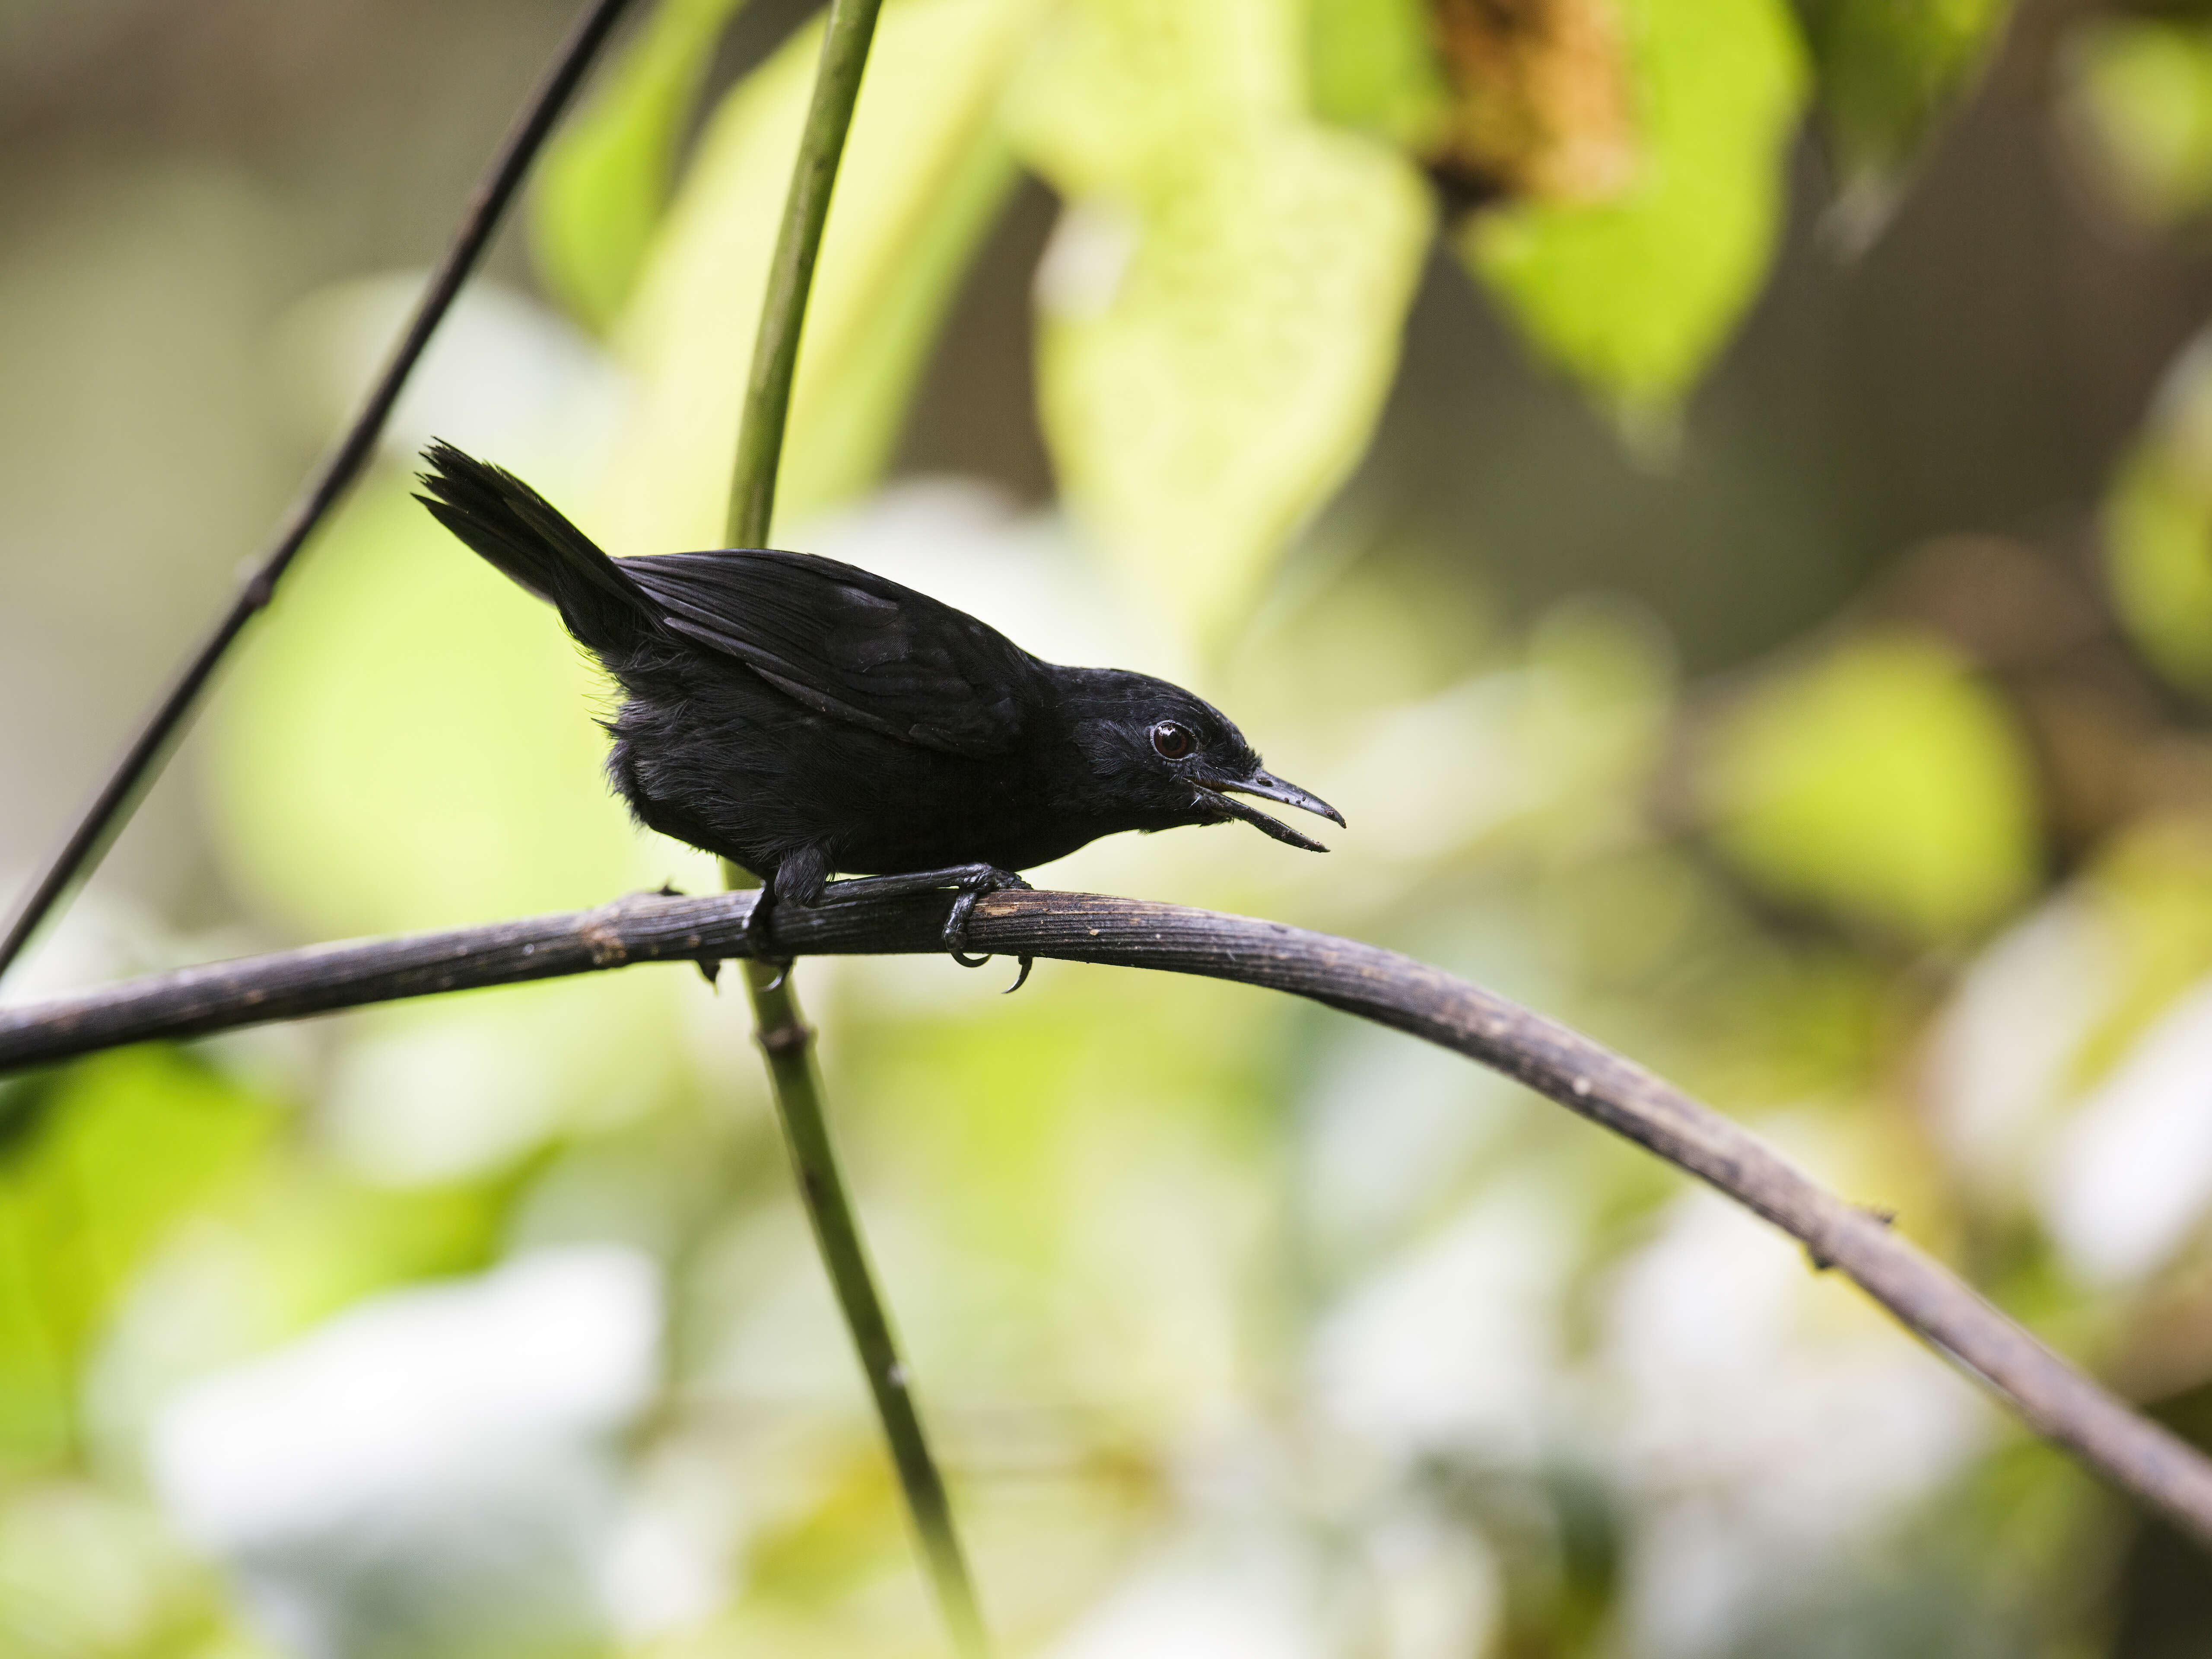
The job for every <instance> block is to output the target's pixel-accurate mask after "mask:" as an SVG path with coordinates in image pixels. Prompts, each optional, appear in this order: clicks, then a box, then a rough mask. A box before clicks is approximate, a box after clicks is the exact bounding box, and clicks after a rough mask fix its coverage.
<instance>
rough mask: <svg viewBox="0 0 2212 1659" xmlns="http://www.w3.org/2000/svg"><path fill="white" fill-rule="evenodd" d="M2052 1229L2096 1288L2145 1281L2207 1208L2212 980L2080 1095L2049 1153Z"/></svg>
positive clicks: (2047, 1199) (2046, 1192)
mask: <svg viewBox="0 0 2212 1659" xmlns="http://www.w3.org/2000/svg"><path fill="white" fill-rule="evenodd" d="M2041 1193H2042V1200H2043V1212H2044V1221H2045V1225H2046V1226H2047V1227H2048V1228H2049V1230H2050V1231H2051V1237H2052V1239H2053V1241H2054V1242H2055V1243H2057V1246H2058V1249H2059V1251H2060V1253H2061V1254H2062V1255H2063V1256H2064V1257H2065V1259H2066V1262H2067V1265H2068V1266H2069V1267H2071V1268H2073V1270H2074V1271H2075V1273H2079V1274H2081V1276H2082V1277H2083V1278H2084V1279H2088V1280H2089V1281H2091V1282H2092V1283H2094V1284H2100V1285H2112V1284H2118V1283H2120V1282H2123V1281H2124V1280H2127V1279H2136V1278H2139V1277H2141V1276H2142V1274H2145V1273H2150V1272H2152V1271H2154V1269H2156V1268H2158V1267H2160V1266H2162V1265H2164V1263H2165V1262H2166V1261H2167V1260H2168V1259H2169V1258H2170V1257H2171V1256H2172V1255H2173V1253H2174V1252H2175V1251H2176V1250H2177V1249H2179V1248H2180V1246H2181V1245H2182V1244H2183V1243H2185V1242H2186V1241H2187V1239H2188V1237H2190V1235H2191V1233H2192V1232H2194V1231H2196V1229H2197V1225H2198V1224H2199V1223H2200V1222H2201V1220H2202V1219H2203V1216H2204V1212H2205V1211H2206V1208H2207V1207H2208V1206H2212V981H2207V982H2202V983H2200V984H2199V985H2198V986H2197V988H2196V989H2195V990H2193V991H2191V992H2190V993H2189V994H2187V995H2185V996H2184V997H2183V998H2181V999H2180V1000H2179V1001H2178V1002H2176V1003H2175V1004H2174V1005H2173V1006H2172V1008H2171V1009H2169V1010H2168V1011H2167V1012H2166V1015H2165V1016H2164V1017H2163V1018H2160V1020H2159V1021H2158V1023H2157V1024H2154V1025H2153V1026H2152V1027H2151V1028H2150V1030H2148V1032H2147V1033H2145V1034H2144V1036H2143V1037H2142V1040H2141V1041H2140V1042H2137V1043H2136V1046H2135V1048H2134V1049H2133V1050H2132V1051H2131V1052H2130V1054H2128V1056H2127V1057H2126V1058H2125V1059H2124V1060H2122V1061H2121V1062H2120V1064H2119V1065H2118V1067H2116V1068H2115V1069H2114V1070H2113V1072H2112V1074H2111V1075H2110V1076H2109V1077H2107V1078H2106V1080H2105V1081H2104V1083H2103V1084H2102V1085H2100V1087H2099V1088H2098V1089H2097V1090H2096V1091H2094V1092H2093V1094H2091V1096H2090V1097H2089V1098H2088V1099H2087V1101H2085V1102H2084V1103H2082V1105H2081V1109H2080V1110H2079V1111H2077V1112H2076V1113H2075V1115H2074V1117H2073V1120H2072V1121H2070V1122H2069V1123H2068V1125H2067V1126H2066V1128H2065V1130H2064V1132H2063V1133H2062V1134H2061V1135H2060V1136H2059V1137H2058V1139H2057V1143H2056V1144H2055V1145H2054V1146H2053V1147H2052V1148H2051V1158H2050V1160H2049V1163H2048V1164H2047V1165H2046V1166H2045V1170H2044V1176H2043V1181H2042V1185H2041Z"/></svg>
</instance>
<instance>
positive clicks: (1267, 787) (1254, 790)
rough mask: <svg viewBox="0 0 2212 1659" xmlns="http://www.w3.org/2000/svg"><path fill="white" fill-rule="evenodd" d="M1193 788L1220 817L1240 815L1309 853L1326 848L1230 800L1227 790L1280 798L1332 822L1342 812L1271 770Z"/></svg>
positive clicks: (1253, 808) (1338, 819)
mask: <svg viewBox="0 0 2212 1659" xmlns="http://www.w3.org/2000/svg"><path fill="white" fill-rule="evenodd" d="M1195 787H1196V788H1197V790H1198V798H1199V799H1200V800H1201V801H1203V802H1204V803H1205V804H1206V805H1208V806H1211V807H1212V808H1214V809H1215V810H1216V811H1218V812H1220V813H1221V814H1223V816H1225V817H1232V818H1242V819H1243V820H1244V822H1245V823H1249V824H1250V825H1252V826H1253V827H1254V828H1255V829H1260V830H1263V831H1265V832H1266V833H1267V834H1268V835H1270V836H1273V837H1274V838H1275V839H1276V840H1277V841H1279V842H1286V843H1287V844H1288V845H1290V846H1292V847H1303V848H1305V849H1306V851H1307V852H1309V853H1326V852H1327V851H1328V848H1326V847H1324V846H1322V844H1321V843H1320V842H1317V841H1316V840H1314V839H1313V837H1312V836H1302V835H1300V834H1299V833H1298V832H1297V830H1295V829H1291V826H1290V825H1289V824H1287V823H1279V822H1278V821H1277V820H1276V819H1274V818H1271V817H1268V816H1267V814H1266V813H1265V812H1262V811H1260V809H1259V808H1258V807H1256V806H1247V805H1245V804H1244V803H1243V801H1241V800H1231V799H1230V798H1229V792H1231V791H1234V792H1235V793H1237V794H1240V795H1257V796H1258V797H1259V798H1260V799H1261V800H1273V801H1280V802H1281V803H1282V804H1283V805H1285V806H1295V807H1297V809H1298V810H1299V811H1302V812H1311V813H1312V814H1313V815H1314V816H1315V817H1323V818H1327V819H1328V820H1329V821H1330V822H1331V823H1343V822H1344V814H1343V813H1341V812H1340V811H1337V810H1336V808H1334V806H1331V805H1329V804H1328V802H1327V801H1325V800H1323V799H1322V798H1321V797H1320V796H1318V795H1310V794H1308V793H1306V792H1305V791H1304V790H1303V789H1301V788H1299V787H1297V785H1296V784H1295V783H1285V782H1284V781H1282V779H1280V778H1279V777H1277V776H1276V775H1274V774H1273V773H1272V772H1255V773H1253V774H1252V775H1251V776H1249V778H1222V779H1218V780H1216V781H1210V782H1206V783H1201V784H1198V785H1197V786H1195Z"/></svg>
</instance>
